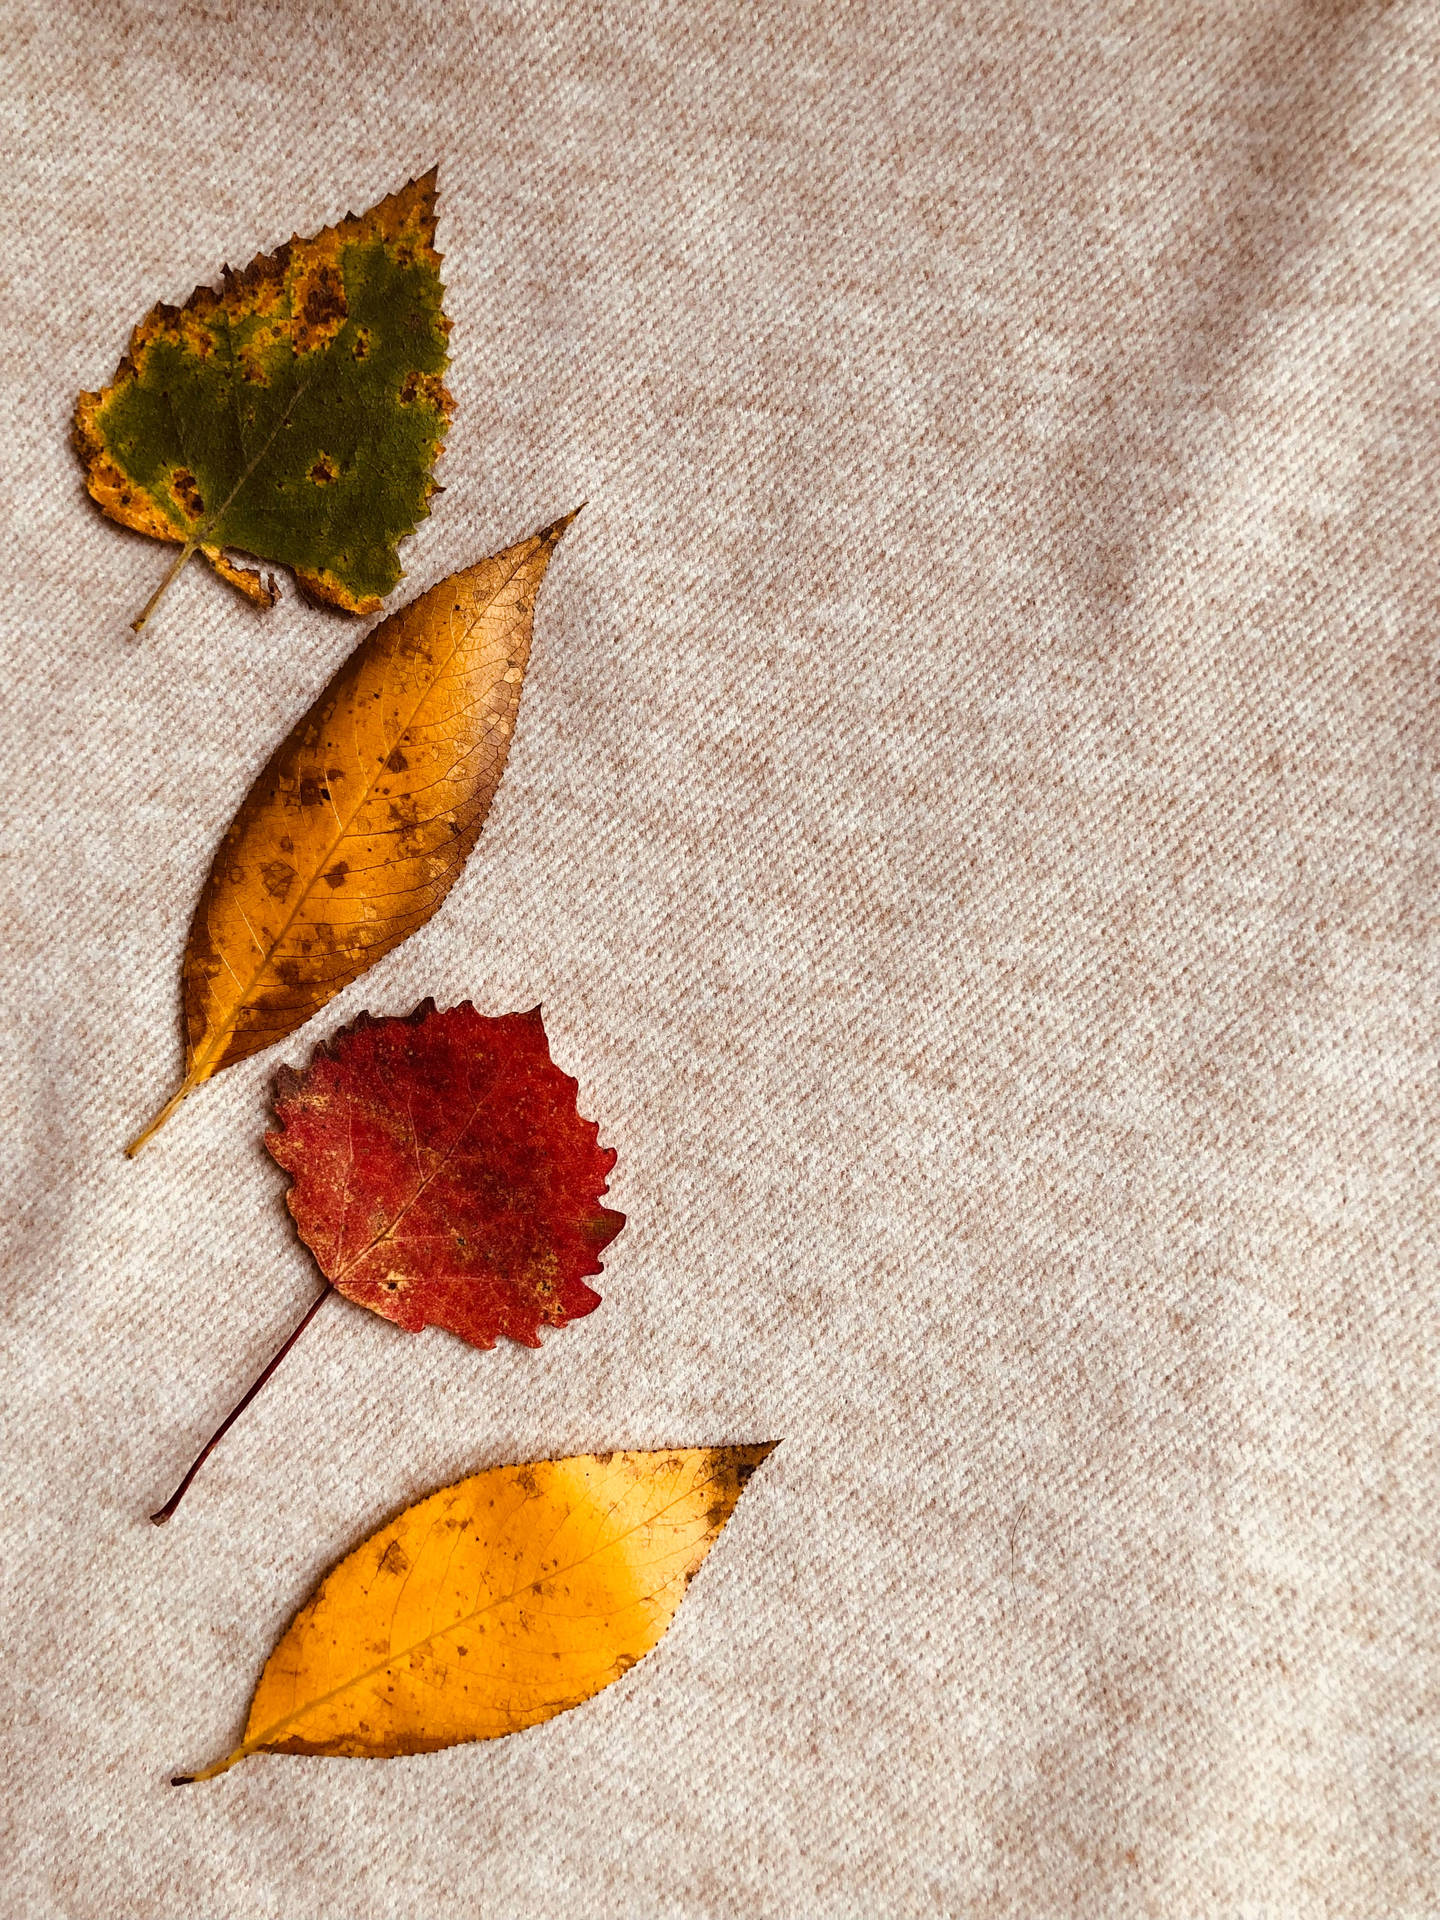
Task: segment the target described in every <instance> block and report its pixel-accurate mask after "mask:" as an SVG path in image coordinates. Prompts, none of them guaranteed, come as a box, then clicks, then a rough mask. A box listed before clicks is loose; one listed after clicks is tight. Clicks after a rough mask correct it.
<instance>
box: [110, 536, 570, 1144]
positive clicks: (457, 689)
mask: <svg viewBox="0 0 1440 1920" xmlns="http://www.w3.org/2000/svg"><path fill="white" fill-rule="evenodd" d="M577 511H578V509H577ZM574 517H575V515H574V514H573V513H570V514H566V515H565V517H564V518H563V519H561V520H557V521H555V522H554V524H553V525H551V526H548V527H544V528H542V529H541V530H540V532H539V533H536V534H532V535H531V536H530V538H529V539H528V540H521V541H519V542H518V543H517V544H516V545H515V546H513V547H507V548H506V549H505V551H504V552H503V553H498V554H495V555H493V556H492V557H491V558H490V559H488V560H482V561H481V562H480V563H479V565H478V566H474V567H469V568H467V569H466V570H465V571H464V572H463V573H456V574H452V575H451V576H450V578H449V579H448V580H442V581H441V583H440V584H439V586H437V587H432V588H431V589H430V591H429V592H428V593H424V594H421V596H420V598H419V599H418V600H414V601H412V602H411V604H410V605H409V606H408V607H403V608H401V610H400V611H399V612H398V613H395V614H392V615H391V616H390V618H389V619H388V620H385V621H383V622H382V623H381V624H380V625H379V626H377V627H376V628H375V630H374V632H373V633H371V634H369V635H368V636H367V638H366V639H364V640H363V641H362V642H361V643H360V645H359V646H358V647H357V648H356V650H355V652H354V653H353V654H351V656H350V658H349V659H348V660H347V661H346V662H345V664H344V666H343V667H341V669H340V671H339V672H338V673H337V674H336V676H335V678H334V679H333V680H332V681H331V682H330V685H329V686H328V687H326V689H325V691H324V692H323V693H322V694H321V695H320V698H319V699H318V700H317V701H316V702H315V704H314V706H313V707H311V709H310V711H309V712H308V713H307V714H306V715H305V716H304V718H303V719H301V720H300V721H299V722H298V723H297V725H296V726H295V727H294V728H293V729H292V731H291V733H290V735H289V737H288V738H287V739H286V740H285V741H284V742H283V743H282V745H281V746H280V747H279V749H278V750H277V751H276V753H275V754H274V755H273V757H272V758H271V760H270V762H269V764H268V766H267V767H266V768H265V770H264V772H263V773H262V774H261V775H260V778H259V779H258V780H257V781H256V782H255V785H254V786H253V787H252V788H251V790H250V792H249V794H248V795H247V796H246V799H245V801H244V803H243V805H242V806H241V808H240V811H239V812H238V813H237V814H236V816H235V819H234V820H233V822H232V823H231V825H230V828H229V831H228V832H227V833H226V835H225V837H224V839H223V840H222V841H221V843H220V847H219V850H218V852H217V853H216V856H215V863H214V865H213V867H212V868H211V870H210V877H209V879H208V880H207V881H206V883H205V888H204V891H203V893H202V894H201V897H200V904H199V906H198V908H197V909H196V913H195V919H194V922H193V924H192V926H191V929H190V939H189V944H188V946H187V948H186V952H185V961H184V970H183V973H184V999H185V1030H186V1064H185V1077H184V1080H183V1081H182V1083H181V1085H180V1087H179V1088H178V1089H177V1091H176V1092H175V1093H174V1095H172V1097H171V1098H170V1100H168V1101H167V1102H166V1104H165V1106H164V1107H163V1108H162V1109H161V1110H160V1112H159V1113H158V1114H157V1115H156V1117H155V1119H154V1120H153V1121H152V1122H151V1123H150V1125H149V1126H148V1127H147V1128H146V1129H145V1131H144V1132H143V1133H142V1134H140V1136H139V1137H138V1138H137V1139H136V1140H134V1141H132V1142H131V1144H130V1146H129V1147H128V1148H127V1149H126V1151H127V1153H131V1154H134V1153H137V1152H138V1151H139V1149H140V1148H141V1147H142V1146H143V1145H144V1143H145V1142H146V1140H148V1139H149V1138H150V1136H151V1135H152V1134H153V1133H154V1132H155V1131H156V1129H157V1128H158V1127H160V1126H161V1125H162V1124H163V1123H164V1122H165V1120H167V1119H168V1118H169V1116H170V1115H171V1114H172V1113H173V1112H174V1110H175V1108H176V1107H177V1106H178V1105H179V1104H180V1102H181V1101H182V1100H183V1099H184V1098H185V1097H186V1096H187V1095H188V1094H189V1093H191V1092H192V1091H193V1090H194V1089H195V1088H196V1087H198V1086H200V1085H201V1084H202V1082H204V1081H206V1080H208V1079H209V1078H210V1077H211V1076H212V1075H213V1074H215V1073H218V1072H220V1071H221V1069H222V1068H224V1067H228V1066H232V1065H233V1064H234V1063H235V1062H236V1061H237V1060H244V1059H247V1058H248V1057H249V1056H250V1055H251V1054H252V1053H258V1052H260V1051H261V1050H262V1049H263V1048H265V1047H270V1046H274V1045H275V1043H276V1042H277V1041H279V1040H283V1039H284V1038H285V1037H286V1035H287V1034H290V1033H293V1032H294V1031H295V1029H296V1028H297V1027H298V1026H300V1025H302V1024H303V1023H304V1022H305V1021H306V1020H308V1019H309V1018H310V1016H311V1015H312V1014H314V1013H316V1012H318V1011H319V1009H320V1008H321V1007H323V1006H324V1005H325V1003H326V1001H327V1000H329V999H331V998H332V997H333V996H334V995H335V994H337V993H339V992H340V990H341V988H342V987H346V986H348V985H349V983H350V982H351V981H352V980H354V979H356V978H357V977H358V976H359V975H360V974H362V973H364V972H365V970H366V968H367V967H371V966H373V965H374V964H375V962H376V961H377V960H379V959H380V958H381V957H382V955H384V954H387V953H389V951H390V950H391V948H392V947H396V946H398V945H399V944H400V942H401V941H402V940H404V939H407V938H408V937H409V935H410V934H412V933H414V932H415V931H416V929H417V928H419V927H422V926H424V924H425V922H426V921H427V920H428V919H429V918H430V916H431V914H432V913H434V911H435V909H436V908H437V907H438V906H439V905H440V902H441V901H442V900H443V899H444V898H445V896H446V894H447V893H448V892H449V891H450V888H451V887H452V886H453V885H454V883H455V880H456V878H457V876H458V875H459V872H460V869H461V868H462V867H463V866H464V864H465V861H466V859H467V858H468V856H469V853H470V850H471V848H472V847H473V846H474V845H475V842H476V840H477V838H478V837H479V833H480V829H481V827H482V826H483V825H484V822H485V816H486V813H487V812H488V811H489V807H490V802H491V800H492V798H493V797H494V794H495V789H496V788H497V787H498V786H499V784H500V776H501V774H502V773H503V772H504V770H505V759H506V755H507V753H508V751H509V747H510V736H511V733H512V731H513V729H514V725H515V715H516V712H517V709H518V708H519V704H520V688H521V683H522V681H523V680H524V677H525V667H526V664H527V662H528V660H529V657H530V636H531V630H532V625H533V620H534V610H535V597H536V594H537V593H538V592H539V588H540V582H541V580H542V579H543V578H544V574H545V569H546V567H547V566H548V565H549V561H550V556H551V554H552V553H553V552H554V550H555V547H556V544H557V543H558V541H559V539H560V537H561V535H562V534H563V533H564V531H565V529H566V528H567V527H568V526H569V524H570V522H571V521H572V520H573V519H574Z"/></svg>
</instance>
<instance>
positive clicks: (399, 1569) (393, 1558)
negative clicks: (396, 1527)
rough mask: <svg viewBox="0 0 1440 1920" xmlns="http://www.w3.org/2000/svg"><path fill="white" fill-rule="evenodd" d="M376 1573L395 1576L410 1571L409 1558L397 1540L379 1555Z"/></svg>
mask: <svg viewBox="0 0 1440 1920" xmlns="http://www.w3.org/2000/svg"><path fill="white" fill-rule="evenodd" d="M378 1571H379V1572H380V1573H393V1574H396V1575H399V1574H402V1573H408V1572H409V1571H410V1556H409V1554H408V1553H406V1551H405V1549H404V1548H403V1547H402V1546H401V1544H400V1542H399V1541H398V1540H392V1541H391V1542H390V1544H389V1546H388V1547H386V1549H385V1551H384V1553H382V1554H381V1556H380V1565H379V1568H378Z"/></svg>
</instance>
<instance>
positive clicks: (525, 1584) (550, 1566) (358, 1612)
mask: <svg viewBox="0 0 1440 1920" xmlns="http://www.w3.org/2000/svg"><path fill="white" fill-rule="evenodd" d="M772 1451H773V1445H762V1446H750V1447H682V1448H677V1449H675V1450H673V1451H671V1452H665V1453H601V1454H580V1455H578V1456H576V1457H574V1458H572V1459H568V1460H543V1461H540V1462H538V1463H537V1464H535V1465H532V1466H524V1467H495V1468H492V1469H491V1470H490V1471H489V1472H488V1473H477V1474H475V1475H474V1476H473V1477H472V1478H471V1479H469V1480H462V1481H460V1482H459V1483H458V1485H456V1486H453V1487H447V1488H445V1490H444V1491H443V1492H441V1493H435V1494H431V1495H430V1497H429V1498H428V1499H426V1500H421V1501H420V1502H419V1503H418V1504H417V1505H415V1506H413V1507H410V1508H408V1509H407V1510H406V1511H405V1512H404V1513H402V1514H401V1515H400V1517H399V1519H398V1520H392V1521H391V1522H390V1524H389V1525H388V1526H385V1527H382V1528H381V1529H380V1531H379V1532H378V1533H375V1534H372V1535H371V1537H370V1538H369V1539H368V1540H367V1541H366V1542H365V1544H364V1545H363V1546H361V1547H357V1548H356V1550H355V1551H354V1553H352V1554H350V1555H349V1557H348V1558H347V1559H345V1560H342V1561H341V1562H340V1564H339V1565H338V1566H337V1567H335V1568H334V1569H333V1570H332V1571H331V1572H330V1573H329V1574H327V1576H326V1577H325V1579H324V1581H322V1583H321V1585H320V1587H319V1589H318V1590H317V1592H316V1593H315V1594H314V1595H313V1597H312V1598H311V1599H310V1600H309V1601H307V1602H306V1604H305V1606H303V1607H302V1608H301V1610H300V1612H299V1613H298V1614H297V1615H296V1617H295V1619H294V1621H293V1622H292V1623H291V1625H290V1627H289V1629H288V1631H287V1632H286V1633H285V1634H284V1636H283V1638H282V1639H281V1641H280V1644H279V1645H278V1646H277V1647H276V1649H275V1651H274V1653H272V1654H271V1656H270V1659H269V1661H268V1662H267V1664H266V1667H265V1671H264V1673H263V1674H262V1675H261V1676H260V1684H259V1686H258V1687H257V1688H256V1689H255V1697H254V1699H253V1701H252V1702H251V1706H250V1717H249V1720H248V1722H247V1724H246V1728H245V1736H244V1738H243V1740H242V1741H241V1743H240V1745H239V1746H238V1747H236V1748H235V1750H234V1751H233V1752H232V1753H229V1754H227V1755H226V1757H225V1758H224V1759H223V1760H219V1761H217V1762H216V1763H215V1765H214V1766H211V1767H207V1768H206V1769H205V1770H204V1771H203V1772H202V1773H197V1774H188V1775H182V1776H180V1778H179V1779H177V1782H176V1784H177V1785H179V1784H181V1783H182V1782H184V1781H189V1780H208V1779H211V1778H212V1777H213V1776H214V1775H215V1774H217V1773H223V1772H224V1771H225V1770H226V1769H227V1768H228V1767H233V1766H234V1765H235V1764H236V1762H237V1761H240V1760H244V1759H246V1758H247V1757H248V1756H249V1755H250V1754H253V1753H312V1754H336V1755H345V1756H350V1757H354V1758H366V1759H384V1758H391V1757H393V1756H395V1755H397V1754H408V1753H429V1752H432V1751H434V1750H435V1749H436V1748H439V1747H451V1746H456V1745H458V1744H460V1743H461V1742H464V1741H469V1740H495V1739H498V1738H500V1737H501V1736H502V1735H504V1734H508V1733H518V1732H520V1731H521V1729H522V1728H525V1727H533V1726H536V1725H538V1724H539V1723H540V1722H541V1721H543V1720H550V1719H553V1718H554V1716H555V1715H556V1714H558V1713H564V1712H566V1711H567V1710H568V1709H569V1708H571V1707H577V1706H579V1705H580V1704H581V1703H582V1702H583V1701H586V1700H589V1699H590V1698H592V1696H593V1695H595V1694H597V1693H599V1692H600V1691H601V1689H602V1688H604V1687H608V1686H609V1685H611V1683H612V1682H613V1681H616V1680H618V1679H620V1678H621V1676H622V1675H623V1674H625V1673H628V1672H629V1670H630V1668H631V1667H633V1666H634V1665H635V1663H636V1661H637V1660H641V1659H643V1658H644V1656H645V1655H646V1654H647V1653H649V1652H650V1650H651V1648H652V1647H654V1646H655V1644H656V1642H657V1641H658V1640H659V1639H660V1637H661V1635H662V1634H663V1633H664V1632H665V1629H666V1628H667V1627H668V1626H669V1624H670V1622H671V1620H672V1619H673V1618H674V1617H675V1613H676V1610H677V1609H678V1607H679V1605H680V1602H681V1600H682V1599H683V1598H684V1596H685V1589H686V1587H687V1586H688V1585H689V1583H690V1581H691V1579H692V1577H693V1576H694V1574H695V1573H696V1572H697V1570H698V1569H699V1567H700V1564H701V1562H702V1561H703V1560H704V1558H705V1556H706V1555H707V1554H708V1553H709V1551H710V1549H711V1547H712V1546H713V1545H714V1544H715V1541H716V1539H717V1538H718V1537H719V1534H720V1531H721V1529H722V1528H723V1527H724V1525H725V1523H726V1521H727V1520H728V1519H729V1518H730V1516H731V1514H732V1513H733V1512H734V1510H735V1505H736V1502H737V1501H738V1500H739V1498H740V1495H741V1492H742V1491H743V1489H744V1487H745V1484H746V1482H747V1481H748V1480H749V1478H750V1476H751V1474H752V1473H753V1472H754V1471H755V1469H756V1467H758V1466H759V1465H760V1463H761V1461H762V1460H764V1459H765V1458H766V1456H767V1455H768V1454H770V1453H771V1452H772Z"/></svg>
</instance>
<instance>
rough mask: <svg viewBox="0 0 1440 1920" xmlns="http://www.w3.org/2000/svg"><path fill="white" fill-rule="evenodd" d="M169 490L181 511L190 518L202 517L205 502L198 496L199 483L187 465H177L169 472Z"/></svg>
mask: <svg viewBox="0 0 1440 1920" xmlns="http://www.w3.org/2000/svg"><path fill="white" fill-rule="evenodd" d="M170 491H171V493H172V494H173V495H174V496H175V501H176V504H177V505H178V506H179V508H180V510H181V511H182V512H183V513H185V514H188V515H189V517H190V518H191V519H192V520H200V519H203V518H204V514H205V502H204V501H203V500H202V499H201V497H200V483H199V481H198V480H197V479H196V478H195V476H194V474H193V473H191V471H190V469H189V468H188V467H177V468H176V469H175V471H174V473H172V474H171V476H170Z"/></svg>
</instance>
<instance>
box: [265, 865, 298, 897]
mask: <svg viewBox="0 0 1440 1920" xmlns="http://www.w3.org/2000/svg"><path fill="white" fill-rule="evenodd" d="M260 878H261V879H262V880H263V881H264V882H265V891H266V892H267V893H268V894H271V895H272V896H273V897H274V898H275V899H276V900H283V899H284V898H285V896H286V894H287V893H289V891H290V889H291V887H293V886H294V884H295V869H294V867H292V866H291V865H290V864H289V862H288V861H285V860H267V861H266V862H265V865H264V866H263V867H261V869H260Z"/></svg>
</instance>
